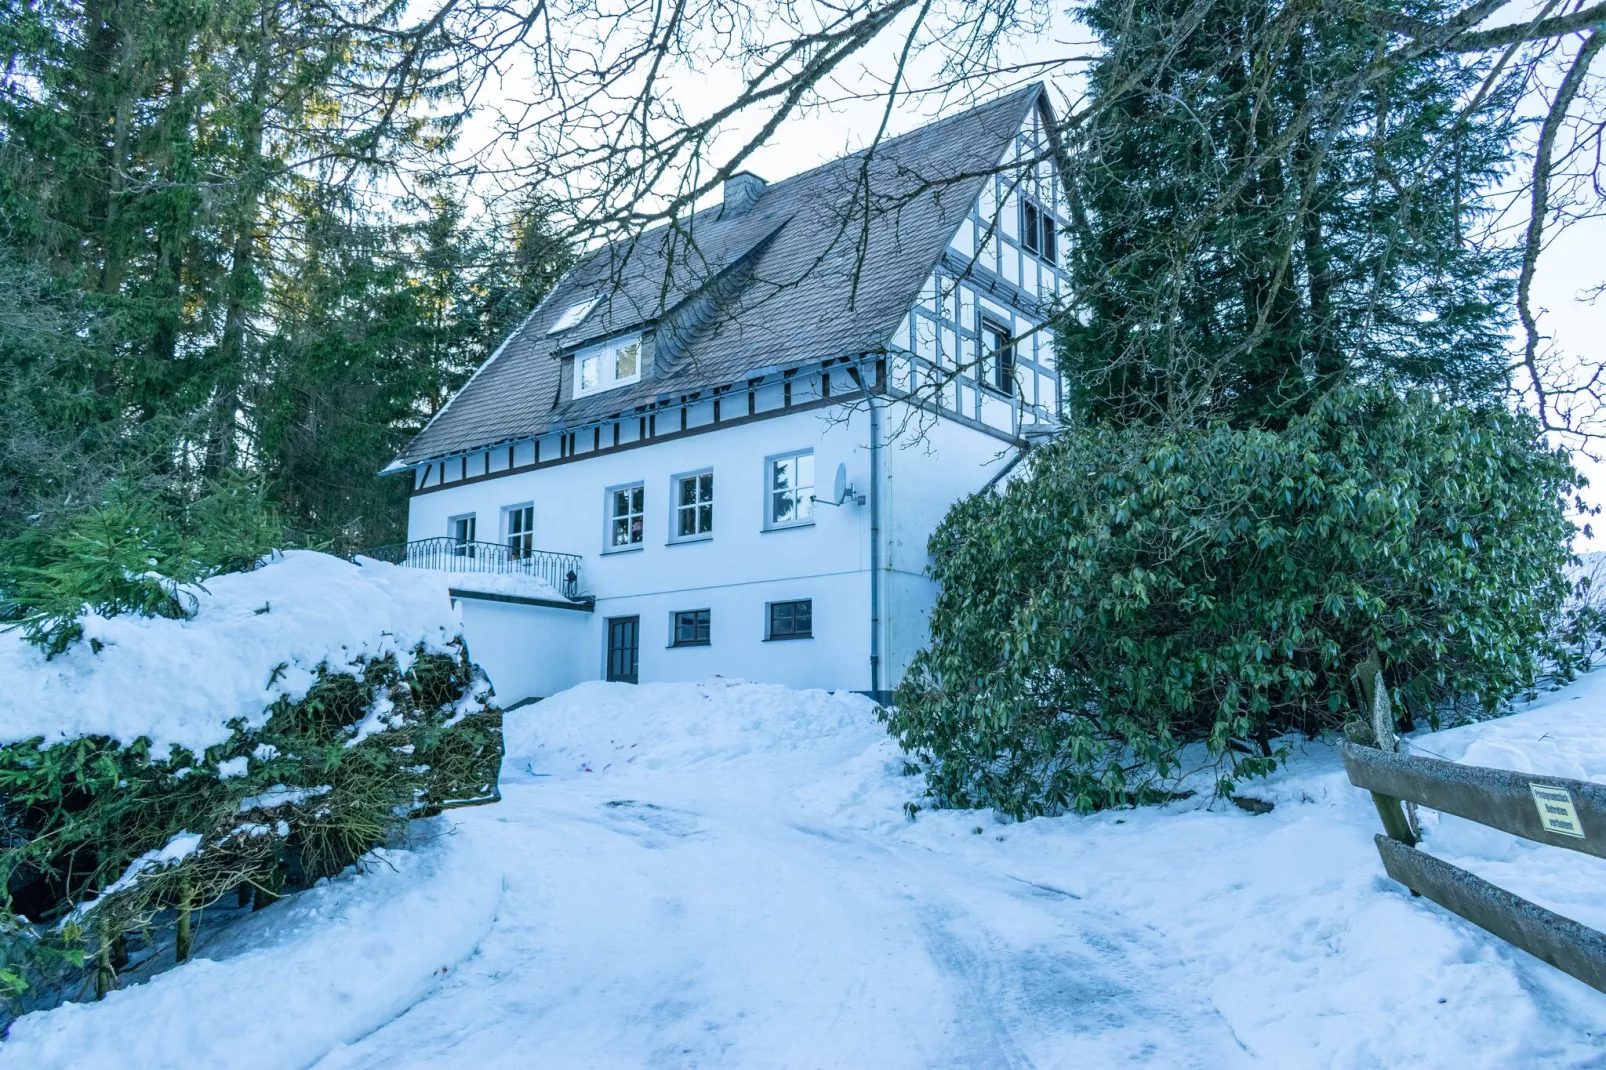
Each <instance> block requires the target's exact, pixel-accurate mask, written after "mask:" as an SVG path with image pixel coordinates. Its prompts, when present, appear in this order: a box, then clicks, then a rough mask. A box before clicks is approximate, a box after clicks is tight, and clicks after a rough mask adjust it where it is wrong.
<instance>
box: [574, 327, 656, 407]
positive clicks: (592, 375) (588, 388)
mask: <svg viewBox="0 0 1606 1070" xmlns="http://www.w3.org/2000/svg"><path fill="white" fill-rule="evenodd" d="M640 378H641V338H640V337H639V336H637V337H631V338H621V339H615V340H614V341H612V342H609V343H608V344H606V345H602V346H598V347H596V348H595V349H588V350H585V351H584V352H581V353H579V354H577V355H576V356H575V358H574V395H575V397H581V396H583V395H586V394H595V393H597V392H598V391H601V390H612V389H613V388H614V387H616V386H627V385H629V384H630V383H634V382H636V381H638V380H639V379H640Z"/></svg>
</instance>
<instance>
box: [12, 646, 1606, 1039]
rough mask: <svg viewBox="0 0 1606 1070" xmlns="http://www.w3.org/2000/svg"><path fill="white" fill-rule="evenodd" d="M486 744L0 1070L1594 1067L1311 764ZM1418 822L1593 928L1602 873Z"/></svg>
mask: <svg viewBox="0 0 1606 1070" xmlns="http://www.w3.org/2000/svg"><path fill="white" fill-rule="evenodd" d="M1602 711H1606V672H1599V673H1596V674H1594V675H1593V676H1592V677H1591V678H1590V679H1589V680H1587V681H1585V682H1584V683H1582V684H1579V685H1576V686H1575V687H1572V688H1568V689H1566V690H1565V691H1562V692H1558V693H1556V694H1554V695H1551V696H1549V697H1548V698H1547V700H1546V701H1545V702H1544V703H1542V704H1541V705H1540V707H1539V708H1536V709H1534V710H1532V711H1529V712H1525V713H1522V714H1519V715H1517V716H1514V717H1509V718H1505V719H1502V720H1499V721H1494V722H1488V723H1486V724H1482V725H1477V726H1472V727H1469V728H1465V729H1457V730H1455V731H1452V732H1445V733H1440V734H1438V735H1435V736H1428V737H1424V738H1420V739H1417V740H1414V741H1413V745H1414V746H1416V747H1418V748H1419V749H1421V750H1424V751H1428V752H1431V753H1437V754H1440V755H1442V756H1443V757H1446V758H1449V759H1452V760H1464V761H1467V762H1471V763H1474V764H1483V765H1499V766H1504V767H1506V768H1518V769H1527V770H1530V771H1543V772H1548V773H1553V774H1557V775H1561V776H1570V777H1575V778H1581V779H1594V780H1602V781H1606V731H1603V730H1602V729H1603V725H1606V716H1603V712H1602ZM507 739H508V753H509V759H508V761H507V762H506V763H505V765H504V778H503V791H504V793H505V796H506V798H505V801H504V802H502V803H501V804H500V805H497V806H487V807H481V808H476V809H471V810H458V811H453V812H451V813H450V814H449V815H447V817H446V818H445V819H436V820H435V821H432V822H426V823H423V825H424V827H423V829H422V830H421V831H423V832H424V833H426V835H427V834H434V838H432V839H431V838H424V839H421V840H420V842H418V843H417V844H416V845H415V846H414V847H413V848H412V849H410V850H406V851H394V852H388V853H386V855H385V856H384V857H383V858H382V859H380V860H379V861H378V862H376V864H375V865H373V866H371V867H370V868H369V870H368V872H364V873H351V874H347V875H344V876H343V877H341V878H339V879H338V880H335V881H331V882H329V883H327V884H321V885H319V886H318V887H316V888H313V889H311V890H309V891H306V892H303V893H300V894H298V895H295V896H291V897H288V898H286V899H285V900H283V901H281V902H279V903H276V904H274V905H273V906H271V907H269V908H268V909H266V910H264V911H262V912H260V913H258V914H255V915H252V916H250V917H249V918H248V919H246V920H245V921H243V922H242V923H241V924H239V925H237V926H235V927H233V928H227V929H225V928H222V927H219V926H216V925H208V924H207V923H206V922H205V921H204V920H203V923H202V927H201V930H200V942H199V944H198V949H197V954H198V958H197V960H196V961H194V962H191V963H189V964H187V965H185V966H182V967H179V968H178V969H174V970H170V971H168V972H167V973H164V974H161V975H160V976H158V977H156V978H155V979H153V980H151V981H149V982H147V983H145V984H138V985H130V986H129V987H127V988H125V989H123V990H121V991H118V992H114V993H113V994H112V995H111V996H110V997H108V998H107V999H106V1000H105V1001H104V1002H101V1003H86V1004H73V1005H68V1006H64V1007H61V1008H58V1009H56V1010H54V1011H50V1012H48V1013H41V1014H33V1015H29V1016H27V1017H26V1018H24V1019H22V1020H21V1021H19V1022H18V1023H16V1024H15V1025H14V1026H13V1027H12V1030H11V1035H10V1039H8V1040H6V1041H5V1042H4V1043H3V1044H0V1070H12V1068H13V1067H15V1068H16V1070H58V1068H59V1070H68V1068H70V1070H129V1068H134V1067H137V1068H140V1070H145V1068H166V1067H182V1068H185V1070H188V1068H191V1067H206V1068H208V1070H225V1068H227V1070H299V1068H301V1067H307V1066H314V1065H315V1066H318V1067H321V1068H324V1070H329V1068H338V1067H363V1068H370V1070H404V1068H409V1067H440V1068H456V1067H472V1068H475V1070H482V1068H496V1067H518V1068H521V1070H522V1068H547V1067H552V1068H559V1070H568V1068H571V1067H604V1068H613V1067H620V1068H633V1067H653V1068H657V1067H677V1066H678V1067H738V1068H747V1067H788V1068H791V1067H796V1068H800V1070H803V1068H815V1067H865V1068H875V1070H881V1068H896V1067H923V1066H937V1067H977V1068H990V1067H1011V1066H1038V1067H1097V1068H1103V1067H1109V1066H1115V1065H1121V1064H1130V1063H1137V1064H1143V1065H1148V1066H1155V1067H1167V1068H1169V1067H1192V1066H1198V1067H1212V1068H1214V1067H1236V1066H1264V1067H1276V1068H1296V1070H1303V1068H1305V1067H1342V1068H1350V1067H1385V1068H1391V1070H1392V1068H1395V1067H1405V1066H1410V1067H1418V1066H1422V1067H1455V1068H1457V1070H1459V1068H1464V1067H1499V1068H1508V1067H1545V1068H1550V1067H1559V1066H1596V1067H1599V1066H1603V1065H1606V996H1602V995H1601V994H1599V993H1596V992H1594V991H1592V990H1590V989H1587V988H1585V987H1584V986H1583V985H1581V984H1578V983H1577V982H1575V981H1572V980H1571V979H1569V978H1567V977H1564V976H1563V975H1561V974H1559V973H1557V972H1556V971H1554V970H1552V969H1551V968H1550V967H1548V966H1545V965H1543V964H1542V963H1539V962H1537V961H1535V960H1533V959H1530V958H1528V957H1526V956H1525V955H1523V954H1522V953H1520V952H1517V951H1514V950H1512V949H1510V948H1508V947H1506V946H1505V945H1503V944H1501V943H1500V942H1499V941H1497V940H1495V939H1494V938H1492V937H1489V936H1487V935H1485V934H1483V933H1481V932H1480V931H1478V930H1477V929H1474V928H1473V927H1471V926H1470V925H1467V924H1465V923H1463V922H1461V921H1459V920H1457V919H1455V918H1453V917H1451V916H1449V915H1447V914H1446V913H1444V912H1443V911H1442V910H1440V909H1439V908H1437V907H1435V906H1433V905H1432V904H1431V903H1428V902H1427V901H1425V900H1412V899H1411V898H1410V896H1409V895H1408V894H1407V893H1406V892H1405V891H1404V889H1402V888H1400V887H1399V886H1398V885H1396V884H1394V883H1393V882H1391V881H1389V880H1388V879H1387V878H1386V877H1385V876H1384V875H1383V873H1382V869H1381V866H1380V865H1379V863H1378V859H1377V855H1376V852H1375V851H1374V849H1373V847H1372V835H1373V832H1374V830H1375V829H1376V827H1377V815H1376V813H1375V811H1374V810H1373V809H1372V805H1371V802H1370V800H1369V799H1368V798H1367V797H1366V796H1365V795H1364V794H1363V793H1361V792H1358V791H1355V790H1354V789H1353V788H1351V787H1350V786H1349V784H1348V783H1347V782H1346V781H1345V779H1344V775H1343V773H1342V771H1341V770H1340V768H1339V766H1338V763H1337V761H1336V757H1335V755H1334V754H1333V752H1332V750H1331V748H1329V747H1326V746H1320V745H1318V746H1312V747H1310V748H1308V749H1307V750H1306V751H1305V752H1304V753H1303V754H1300V755H1298V756H1296V758H1295V760H1294V762H1293V763H1292V765H1291V766H1290V767H1289V768H1288V769H1287V770H1286V771H1284V772H1282V773H1280V774H1279V775H1278V776H1277V777H1276V778H1275V779H1274V780H1273V781H1272V782H1270V783H1268V784H1262V785H1258V786H1256V787H1255V788H1253V789H1252V790H1254V791H1255V792H1256V793H1257V794H1260V795H1262V796H1264V797H1266V798H1268V799H1271V800H1274V801H1275V802H1276V809H1275V810H1274V811H1273V812H1272V813H1270V814H1265V815H1262V816H1251V815H1250V814H1247V813H1245V812H1243V811H1241V810H1239V809H1237V808H1236V807H1233V806H1231V805H1225V806H1223V805H1218V806H1217V807H1215V809H1214V810H1209V809H1205V808H1204V803H1205V801H1206V800H1190V801H1188V802H1184V803H1180V804H1177V805H1175V806H1173V807H1170V808H1168V809H1166V810H1154V809H1146V810H1141V811H1125V812H1119V813H1106V814H1100V815H1098V816H1095V817H1091V818H1080V817H1064V818H1055V819H1043V820H1036V821H1028V822H1024V823H1022V824H1013V825H1012V824H1006V823H1001V822H997V821H994V820H993V819H992V818H990V817H989V816H987V815H983V814H977V813H956V812H945V813H930V812H925V813H921V814H920V815H919V817H918V820H916V821H914V822H912V823H911V822H909V821H907V820H905V818H904V815H903V804H904V803H905V802H906V801H908V800H909V799H911V798H913V797H914V796H915V795H916V794H917V793H918V791H919V788H920V782H919V780H918V778H910V777H904V776H901V775H899V774H900V770H901V767H902V761H901V759H900V757H899V755H898V753H897V750H896V748H894V747H893V746H892V744H891V743H890V742H889V741H888V739H887V737H886V735H885V733H884V732H883V731H882V729H881V728H880V726H879V725H877V724H876V723H875V721H874V718H873V716H872V714H871V710H870V707H869V705H868V703H866V702H864V701H863V700H862V699H857V698H852V697H841V698H838V697H833V696H830V695H826V694H824V693H821V692H794V691H786V690H784V689H781V688H771V687H760V686H756V685H745V684H744V685H732V684H728V683H726V682H724V681H712V682H709V683H707V684H701V685H691V684H686V685H660V686H643V687H640V688H632V687H627V686H624V685H604V684H594V685H587V686H584V687H580V688H577V689H575V690H574V691H571V692H568V693H566V694H563V695H560V696H557V697H555V698H553V699H550V700H548V701H546V702H543V703H540V704H537V705H535V706H531V707H526V708H525V709H522V710H519V711H517V712H516V713H514V714H512V715H510V717H509V720H508V731H507ZM1424 822H1425V828H1426V833H1427V840H1426V845H1427V847H1428V848H1429V849H1431V850H1433V851H1435V852H1437V853H1440V854H1443V855H1446V856H1448V857H1451V858H1452V859H1453V860H1454V861H1456V862H1458V863H1459V864H1462V865H1465V866H1468V867H1470V868H1472V869H1474V870H1476V871H1477V872H1479V873H1482V874H1483V875H1484V876H1486V877H1488V878H1489V879H1491V880H1493V881H1495V882H1496V883H1498V884H1501V885H1503V886H1506V887H1509V888H1511V889H1513V890H1515V891H1517V892H1519V893H1521V894H1524V895H1527V896H1529V897H1530V898H1532V899H1535V900H1536V901H1538V902H1541V903H1543V904H1545V905H1546V906H1549V907H1551V908H1553V909H1556V910H1559V911H1561V912H1562V913H1564V914H1567V915H1569V916H1571V917H1574V918H1577V919H1578V920H1580V921H1583V922H1585V923H1586V924H1590V925H1593V926H1595V927H1597V928H1606V897H1602V896H1601V895H1600V889H1601V887H1602V885H1603V883H1606V880H1603V878H1606V861H1603V860H1601V859H1597V858H1592V857H1589V856H1585V855H1580V854H1576V853H1573V852H1568V851H1561V850H1557V849H1556V848H1552V847H1544V846H1540V845H1537V844H1525V843H1522V842H1520V841H1517V840H1515V839H1513V838H1511V837H1509V836H1504V835H1502V834H1498V833H1493V832H1492V831H1490V830H1486V829H1482V828H1481V827H1477V826H1472V825H1469V824H1468V823H1466V822H1462V821H1457V820H1456V819H1453V818H1446V819H1443V820H1439V819H1437V818H1436V817H1434V815H1431V814H1428V815H1424ZM448 828H454V829H455V831H454V832H453V834H450V835H445V834H442V833H443V832H444V831H445V830H446V829H448ZM977 829H980V830H981V831H980V832H977V831H975V830H977Z"/></svg>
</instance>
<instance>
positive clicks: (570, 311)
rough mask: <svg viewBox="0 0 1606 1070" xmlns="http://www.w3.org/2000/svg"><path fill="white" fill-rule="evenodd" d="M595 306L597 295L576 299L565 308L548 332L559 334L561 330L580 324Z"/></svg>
mask: <svg viewBox="0 0 1606 1070" xmlns="http://www.w3.org/2000/svg"><path fill="white" fill-rule="evenodd" d="M595 307H597V298H595V297H592V298H589V299H587V300H585V301H576V302H575V303H574V304H572V305H570V306H569V307H568V308H566V309H564V310H563V315H561V316H559V317H558V320H557V322H556V323H554V324H553V325H552V326H550V327H548V328H547V329H546V333H547V334H557V333H558V332H559V331H566V330H568V329H569V328H570V327H577V326H579V324H580V321H581V320H583V319H585V318H586V314H587V313H588V312H590V311H591V310H592V309H593V308H595Z"/></svg>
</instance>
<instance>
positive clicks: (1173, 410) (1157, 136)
mask: <svg viewBox="0 0 1606 1070" xmlns="http://www.w3.org/2000/svg"><path fill="white" fill-rule="evenodd" d="M1408 6H1409V7H1410V8H1411V10H1410V11H1409V14H1410V15H1411V16H1412V17H1415V18H1419V19H1423V20H1433V19H1436V18H1442V17H1443V15H1444V14H1445V11H1446V10H1447V5H1444V4H1442V3H1439V2H1438V0H1427V2H1425V3H1413V4H1411V5H1408ZM1081 11H1082V15H1083V17H1084V19H1085V20H1086V22H1087V23H1088V25H1089V26H1091V27H1092V28H1093V30H1094V32H1095V33H1096V34H1097V35H1098V36H1099V37H1100V39H1101V40H1102V42H1103V44H1104V45H1105V51H1104V54H1103V56H1102V58H1101V59H1100V60H1098V61H1097V62H1096V63H1095V64H1094V65H1093V69H1092V73H1091V78H1090V81H1091V90H1092V98H1093V100H1092V108H1091V112H1092V116H1093V117H1092V118H1091V120H1090V121H1089V122H1088V123H1087V124H1085V126H1083V127H1082V128H1081V131H1080V134H1079V140H1078V141H1077V143H1076V144H1075V145H1074V146H1073V150H1072V153H1071V160H1072V164H1073V168H1072V171H1071V174H1070V177H1069V182H1070V186H1071V192H1072V194H1073V197H1074V198H1075V200H1076V202H1077V203H1078V205H1079V207H1080V211H1079V213H1078V218H1077V219H1076V227H1077V231H1078V233H1077V239H1078V240H1077V241H1076V243H1075V246H1074V252H1073V258H1072V267H1073V270H1074V272H1075V286H1074V289H1073V300H1074V307H1073V309H1072V313H1073V314H1072V315H1071V316H1070V317H1069V319H1068V322H1067V323H1066V325H1065V326H1066V330H1065V331H1064V332H1063V333H1062V337H1063V338H1064V352H1063V357H1064V368H1065V371H1066V373H1067V375H1068V378H1069V380H1070V388H1071V403H1070V407H1071V409H1072V411H1074V412H1077V413H1078V414H1081V415H1084V416H1087V417H1090V418H1100V417H1112V418H1117V419H1121V420H1130V419H1145V420H1146V419H1153V418H1157V417H1160V416H1161V415H1169V416H1171V417H1173V418H1174V417H1178V416H1180V417H1183V418H1185V419H1188V420H1196V419H1200V418H1206V417H1209V416H1214V415H1227V416H1230V417H1232V418H1234V419H1235V420H1238V421H1248V422H1269V423H1271V424H1278V423H1280V422H1282V421H1284V420H1286V419H1287V418H1288V416H1289V415H1291V414H1292V413H1294V412H1297V411H1301V410H1303V409H1305V408H1308V406H1309V405H1310V404H1311V402H1312V400H1313V399H1314V398H1315V397H1317V396H1319V395H1320V394H1321V393H1322V392H1324V391H1325V390H1328V389H1330V388H1331V387H1332V386H1334V385H1335V384H1337V383H1338V382H1340V381H1343V380H1346V379H1349V380H1361V381H1367V380H1373V381H1375V380H1376V379H1377V378H1378V377H1379V376H1381V375H1383V374H1385V373H1387V374H1390V375H1394V376H1396V377H1398V378H1399V379H1401V380H1404V381H1407V382H1410V383H1414V384H1421V385H1425V386H1431V387H1432V388H1434V389H1436V390H1440V391H1443V392H1445V393H1446V394H1448V395H1452V396H1455V397H1458V398H1463V399H1468V398H1488V397H1491V396H1493V395H1495V394H1497V393H1498V392H1500V391H1501V390H1502V389H1503V388H1504V386H1505V366H1506V363H1507V361H1506V360H1505V359H1504V357H1503V351H1504V349H1505V347H1506V343H1507V333H1506V332H1507V328H1508V326H1509V323H1510V320H1511V316H1510V304H1509V297H1510V291H1511V283H1512V269H1513V266H1514V264H1513V261H1512V259H1511V257H1510V255H1509V254H1508V253H1506V252H1503V251H1501V250H1499V249H1498V248H1495V247H1494V246H1493V245H1492V244H1484V243H1480V242H1479V241H1478V240H1477V239H1478V236H1479V235H1478V229H1479V226H1480V224H1481V223H1482V222H1483V221H1484V220H1485V218H1486V216H1487V213H1488V211H1489V209H1488V207H1487V202H1486V201H1485V200H1483V199H1482V198H1481V196H1480V195H1481V194H1484V193H1486V192H1488V190H1489V188H1490V186H1491V184H1492V183H1494V182H1495V181H1497V180H1498V179H1499V177H1500V176H1501V174H1502V173H1503V172H1504V170H1505V169H1506V168H1507V167H1508V166H1509V164H1510V161H1511V158H1512V142H1513V135H1514V132H1515V131H1514V128H1513V122H1512V120H1511V118H1510V116H1511V108H1510V106H1509V105H1510V101H1509V100H1508V99H1506V97H1507V96H1508V95H1509V93H1510V89H1509V88H1508V87H1507V86H1506V84H1505V83H1504V82H1502V81H1500V79H1499V78H1494V79H1492V81H1491V82H1490V84H1489V85H1485V79H1486V78H1487V77H1489V69H1488V68H1489V61H1488V60H1486V59H1484V58H1482V57H1480V56H1477V55H1472V56H1466V55H1462V54H1458V53H1446V52H1424V53H1422V54H1420V55H1417V56H1415V57H1414V58H1410V59H1405V60H1396V61H1391V62H1389V63H1380V62H1378V59H1379V57H1380V56H1382V55H1383V54H1384V53H1385V52H1387V51H1388V50H1389V49H1390V48H1391V47H1393V46H1394V45H1395V44H1397V42H1395V41H1394V40H1393V39H1392V38H1391V35H1390V34H1388V33H1386V32H1385V31H1384V30H1382V29H1381V28H1380V27H1379V26H1378V25H1377V24H1376V22H1374V21H1372V20H1369V19H1368V18H1367V17H1366V14H1365V13H1364V12H1360V11H1350V10H1348V9H1341V8H1334V7H1333V6H1332V5H1330V4H1324V3H1321V2H1319V0H1293V2H1290V3H1274V2H1271V0H1228V2H1226V3H1217V4H1214V5H1212V7H1211V9H1210V15H1209V17H1208V19H1207V20H1205V21H1203V22H1198V21H1197V18H1196V16H1197V10H1196V6H1195V5H1191V4H1189V3H1186V2H1184V0H1156V2H1154V3H1145V4H1137V5H1132V4H1127V3H1121V2H1117V0H1093V2H1091V3H1089V4H1087V5H1086V6H1085V7H1083V8H1082V9H1081Z"/></svg>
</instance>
